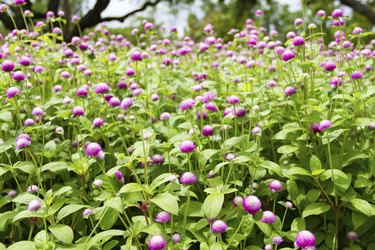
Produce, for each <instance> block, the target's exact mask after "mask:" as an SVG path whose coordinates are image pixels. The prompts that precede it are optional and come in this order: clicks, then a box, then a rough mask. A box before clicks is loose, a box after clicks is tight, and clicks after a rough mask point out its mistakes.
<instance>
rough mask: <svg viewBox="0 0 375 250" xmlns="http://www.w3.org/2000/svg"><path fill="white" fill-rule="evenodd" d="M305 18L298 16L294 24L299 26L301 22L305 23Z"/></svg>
mask: <svg viewBox="0 0 375 250" xmlns="http://www.w3.org/2000/svg"><path fill="white" fill-rule="evenodd" d="M303 22H304V21H303V19H302V18H297V19H296V20H294V26H299V25H301V24H303Z"/></svg>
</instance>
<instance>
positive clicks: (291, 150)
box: [277, 145, 298, 154]
mask: <svg viewBox="0 0 375 250" xmlns="http://www.w3.org/2000/svg"><path fill="white" fill-rule="evenodd" d="M297 150H298V147H296V146H292V145H284V146H281V147H279V148H278V149H277V152H278V153H279V154H291V153H294V152H296V151H297Z"/></svg>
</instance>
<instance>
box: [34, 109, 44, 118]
mask: <svg viewBox="0 0 375 250" xmlns="http://www.w3.org/2000/svg"><path fill="white" fill-rule="evenodd" d="M31 114H32V115H33V116H44V110H43V109H42V108H40V107H35V108H33V110H32V111H31Z"/></svg>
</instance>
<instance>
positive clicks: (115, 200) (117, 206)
mask: <svg viewBox="0 0 375 250" xmlns="http://www.w3.org/2000/svg"><path fill="white" fill-rule="evenodd" d="M104 205H105V206H107V207H111V208H113V209H114V210H116V211H117V212H119V213H120V214H121V213H123V212H124V206H123V205H122V201H121V198H120V197H112V198H110V199H109V200H107V201H105V202H104Z"/></svg>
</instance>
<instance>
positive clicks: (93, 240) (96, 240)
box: [86, 229, 125, 249]
mask: <svg viewBox="0 0 375 250" xmlns="http://www.w3.org/2000/svg"><path fill="white" fill-rule="evenodd" d="M124 233H125V232H124V231H123V230H115V229H113V230H107V231H104V232H100V233H98V234H96V235H95V236H94V237H92V238H91V239H90V240H89V242H88V243H87V246H86V249H90V248H91V247H92V246H93V245H95V244H97V243H99V242H100V241H102V240H104V239H107V240H108V239H110V238H112V237H113V236H121V235H124Z"/></svg>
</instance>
